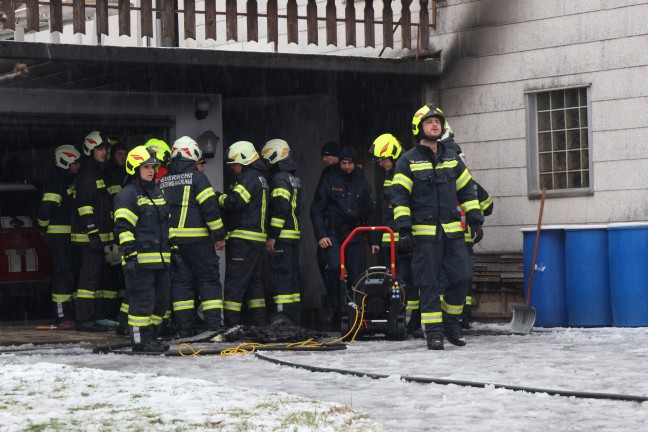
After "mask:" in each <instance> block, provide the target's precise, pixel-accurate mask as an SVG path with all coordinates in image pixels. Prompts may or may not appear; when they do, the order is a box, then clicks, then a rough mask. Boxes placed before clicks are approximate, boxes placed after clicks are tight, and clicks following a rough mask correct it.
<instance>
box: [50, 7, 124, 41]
mask: <svg viewBox="0 0 648 432" xmlns="http://www.w3.org/2000/svg"><path fill="white" fill-rule="evenodd" d="M50 1H51V0H50ZM117 10H118V21H119V36H122V35H126V36H130V35H131V24H130V12H131V10H130V1H129V0H119V1H118V3H117Z"/></svg>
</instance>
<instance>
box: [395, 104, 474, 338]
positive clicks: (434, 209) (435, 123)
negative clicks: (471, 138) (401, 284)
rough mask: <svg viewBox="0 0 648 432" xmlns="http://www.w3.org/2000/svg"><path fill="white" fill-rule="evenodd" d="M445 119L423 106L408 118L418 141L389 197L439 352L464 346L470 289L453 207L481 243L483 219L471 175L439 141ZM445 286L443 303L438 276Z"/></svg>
mask: <svg viewBox="0 0 648 432" xmlns="http://www.w3.org/2000/svg"><path fill="white" fill-rule="evenodd" d="M444 124H445V116H444V115H443V113H442V112H441V111H439V110H438V109H437V108H436V107H435V106H434V105H432V104H427V105H425V106H423V107H421V108H420V109H419V110H418V111H417V112H416V113H415V114H414V116H413V118H412V132H413V134H414V136H415V138H416V140H417V144H416V146H415V147H414V148H412V149H411V150H409V151H407V152H406V153H405V154H404V155H403V156H402V157H401V158H400V159H399V160H398V162H397V163H396V172H395V174H394V179H393V181H392V186H391V189H392V190H391V192H392V200H393V203H394V221H395V224H396V227H398V229H399V247H400V248H401V250H402V251H403V252H406V251H413V253H414V255H413V258H412V270H413V272H414V284H415V286H416V288H417V289H418V290H419V293H420V309H421V322H422V323H423V324H424V325H425V333H426V338H427V347H428V349H431V350H442V349H443V348H444V347H443V340H444V336H445V337H446V338H447V340H448V342H450V343H452V344H454V345H457V346H463V345H465V344H466V342H465V340H464V339H463V338H462V336H461V327H460V317H461V313H462V311H463V305H464V302H465V299H466V293H467V292H468V289H469V287H470V281H471V274H472V260H471V258H470V254H469V253H468V249H467V248H466V245H465V240H464V232H463V228H462V225H461V216H460V213H459V212H458V211H457V203H459V205H460V207H461V208H462V210H463V211H464V212H465V214H466V222H467V224H468V225H469V226H470V227H471V229H472V232H473V235H474V236H475V237H474V238H475V239H476V240H477V239H478V238H481V235H482V234H481V233H482V228H481V225H482V223H483V221H484V217H483V216H482V214H481V211H480V209H479V202H478V201H477V194H476V192H475V188H474V186H473V183H472V176H471V175H470V172H469V171H468V169H467V168H466V166H465V164H464V163H463V161H462V160H461V158H460V157H459V156H458V155H457V153H455V152H453V151H447V150H446V148H445V146H444V145H443V143H439V139H440V138H441V137H442V136H443V133H444ZM442 268H443V270H444V271H445V273H446V275H447V277H448V280H449V285H448V289H447V290H446V292H445V293H444V295H443V298H441V292H440V287H439V286H440V283H439V279H440V274H441V269H442Z"/></svg>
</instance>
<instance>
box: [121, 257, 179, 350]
mask: <svg viewBox="0 0 648 432" xmlns="http://www.w3.org/2000/svg"><path fill="white" fill-rule="evenodd" d="M124 279H125V281H126V290H127V291H128V298H129V304H128V327H129V330H130V337H131V344H133V345H136V344H141V343H143V342H147V341H150V340H152V339H153V338H154V337H155V327H156V326H159V325H160V324H161V323H162V318H163V317H164V314H165V313H166V311H167V309H168V307H169V298H170V296H171V281H170V280H169V270H168V269H166V268H160V269H148V268H146V267H142V266H138V267H137V270H135V271H132V272H124Z"/></svg>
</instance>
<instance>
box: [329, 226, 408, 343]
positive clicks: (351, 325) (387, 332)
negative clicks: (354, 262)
mask: <svg viewBox="0 0 648 432" xmlns="http://www.w3.org/2000/svg"><path fill="white" fill-rule="evenodd" d="M361 231H387V232H389V233H390V235H391V254H390V255H391V269H390V270H388V269H387V267H384V266H375V267H370V268H369V269H368V270H366V271H365V272H364V273H363V274H362V276H361V277H360V278H359V279H358V280H357V282H355V284H354V285H353V286H352V287H351V290H348V288H347V286H348V284H347V280H346V279H347V275H346V271H345V260H344V249H345V247H346V245H347V244H348V243H349V242H350V241H351V239H352V238H353V236H354V235H355V234H356V233H357V232H361ZM340 280H341V282H342V283H341V289H342V298H343V299H345V300H344V301H343V304H342V313H341V317H340V332H341V336H342V337H343V338H344V339H345V340H352V339H357V338H359V339H362V338H366V337H373V336H378V337H380V336H382V337H385V338H387V339H391V340H405V339H407V332H406V326H405V324H406V322H405V321H406V315H405V309H406V308H405V305H406V298H405V284H404V283H403V282H402V281H401V280H400V279H399V278H398V277H397V276H396V258H395V248H394V232H393V231H392V230H391V228H389V227H386V226H376V227H358V228H356V229H354V230H353V231H352V232H351V234H349V236H348V237H347V239H346V240H345V241H344V243H343V244H342V246H341V247H340Z"/></svg>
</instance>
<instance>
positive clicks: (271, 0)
mask: <svg viewBox="0 0 648 432" xmlns="http://www.w3.org/2000/svg"><path fill="white" fill-rule="evenodd" d="M267 7H268V17H267V18H266V19H267V26H268V42H272V43H274V44H275V51H277V50H278V49H279V11H278V9H277V0H268V6H267Z"/></svg>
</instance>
